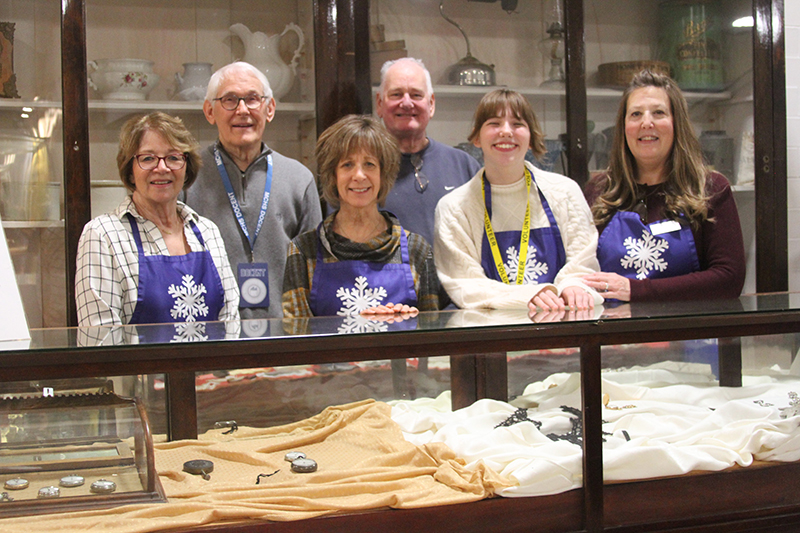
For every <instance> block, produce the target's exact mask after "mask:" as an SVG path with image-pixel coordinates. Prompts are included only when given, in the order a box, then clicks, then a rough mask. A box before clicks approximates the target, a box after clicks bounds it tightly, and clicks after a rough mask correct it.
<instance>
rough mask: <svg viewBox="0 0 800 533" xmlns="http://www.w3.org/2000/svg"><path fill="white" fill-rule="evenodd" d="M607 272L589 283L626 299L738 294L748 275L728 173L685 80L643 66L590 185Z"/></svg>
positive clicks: (626, 95) (600, 257)
mask: <svg viewBox="0 0 800 533" xmlns="http://www.w3.org/2000/svg"><path fill="white" fill-rule="evenodd" d="M585 194H586V199H587V201H588V202H589V205H590V206H591V207H592V214H593V215H594V221H595V224H596V225H597V229H598V231H599V232H600V238H599V241H598V245H597V259H598V261H599V262H600V269H601V272H597V273H594V274H589V275H587V276H585V277H584V281H585V282H586V284H587V285H589V286H590V287H592V288H594V289H596V290H599V291H601V292H602V293H603V295H604V296H605V297H606V298H607V299H616V300H620V301H654V300H655V301H663V300H696V299H709V298H736V297H738V296H739V294H740V293H741V291H742V286H743V285H744V277H745V258H744V244H743V241H742V229H741V226H740V224H739V214H738V212H737V210H736V204H735V202H734V199H733V193H732V192H731V188H730V185H729V183H728V180H727V179H726V178H725V176H723V175H722V174H719V173H717V172H713V171H711V170H710V169H709V168H707V167H706V166H705V164H704V163H703V156H702V152H701V149H700V142H699V141H698V139H697V136H696V135H695V133H694V129H693V127H692V124H691V121H690V119H689V110H688V106H687V104H686V100H685V98H684V97H683V94H682V93H681V91H680V89H679V88H678V85H677V84H676V83H675V81H674V80H672V79H671V78H670V77H668V76H664V75H660V74H655V73H653V72H650V71H643V72H640V73H639V74H637V75H636V76H634V78H633V80H632V81H631V84H630V85H629V86H628V88H627V89H626V90H625V92H624V93H623V96H622V100H621V102H620V106H619V110H618V112H617V120H616V128H615V130H614V141H613V144H612V151H611V156H610V164H609V168H608V170H607V171H606V172H605V173H603V174H600V175H598V176H596V177H594V178H592V179H591V180H590V181H589V183H587V184H586V190H585Z"/></svg>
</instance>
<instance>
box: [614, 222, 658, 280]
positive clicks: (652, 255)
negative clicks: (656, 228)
mask: <svg viewBox="0 0 800 533" xmlns="http://www.w3.org/2000/svg"><path fill="white" fill-rule="evenodd" d="M622 244H623V245H624V246H625V248H626V249H627V250H628V252H627V253H626V254H625V257H623V258H622V259H620V264H621V265H622V267H623V268H630V267H631V266H633V267H634V268H636V279H645V278H646V277H647V276H648V275H649V274H650V272H652V271H654V270H658V271H659V272H664V271H665V270H666V269H667V266H669V265H668V264H667V262H666V261H665V260H664V259H663V258H662V257H661V254H662V253H664V252H665V251H666V250H667V249H668V248H669V243H668V242H667V241H666V239H659V238H658V237H654V236H653V235H652V234H651V233H650V232H649V231H647V230H643V231H642V238H641V239H634V238H633V237H628V238H626V239H625V240H624V241H623V243H622Z"/></svg>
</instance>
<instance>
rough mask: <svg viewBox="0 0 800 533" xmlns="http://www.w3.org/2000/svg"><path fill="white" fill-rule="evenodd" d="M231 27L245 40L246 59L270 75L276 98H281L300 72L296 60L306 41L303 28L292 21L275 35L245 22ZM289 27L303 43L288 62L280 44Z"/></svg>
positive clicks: (270, 83) (268, 76)
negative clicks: (281, 52) (248, 25)
mask: <svg viewBox="0 0 800 533" xmlns="http://www.w3.org/2000/svg"><path fill="white" fill-rule="evenodd" d="M230 30H231V31H232V32H233V33H234V34H236V35H237V36H238V37H239V38H240V39H241V40H242V43H244V61H246V62H248V63H250V64H251V65H253V66H255V67H256V68H258V69H259V70H261V71H262V72H264V74H266V75H267V80H269V85H270V87H272V93H273V96H274V97H275V99H276V100H280V99H281V98H282V97H283V96H285V95H286V93H287V92H289V89H291V88H292V83H294V77H295V75H296V74H297V70H296V69H297V61H298V59H299V58H300V53H301V52H302V50H303V46H304V44H305V35H303V30H301V29H300V27H299V26H298V25H297V24H294V23H289V24H288V25H287V26H286V27H285V28H284V29H283V31H282V32H281V33H280V34H275V35H267V34H266V33H263V32H260V31H257V32H252V31H250V29H249V28H248V27H247V26H245V25H244V24H234V25H232V26H231V27H230ZM290 31H293V32H295V33H296V34H297V37H298V38H299V40H300V44H299V45H298V46H297V49H296V50H295V51H294V54H293V55H292V60H291V61H290V62H289V64H288V65H287V64H286V62H284V61H283V59H282V58H281V54H280V51H279V48H278V45H279V44H280V40H281V37H283V36H284V35H286V33H288V32H290Z"/></svg>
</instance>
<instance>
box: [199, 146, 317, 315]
mask: <svg viewBox="0 0 800 533" xmlns="http://www.w3.org/2000/svg"><path fill="white" fill-rule="evenodd" d="M216 146H218V147H219V151H220V154H221V156H222V161H223V163H224V164H225V169H226V170H227V171H228V176H229V177H230V179H231V184H232V185H233V190H234V192H235V193H236V199H237V200H238V201H239V205H240V206H241V208H242V213H243V214H244V219H245V222H246V223H247V230H248V231H249V232H250V236H251V238H252V236H253V234H254V232H255V229H256V224H257V221H258V215H259V212H260V208H261V200H262V199H263V197H264V183H265V182H266V176H267V173H266V169H267V154H270V153H271V154H272V163H273V170H272V190H271V193H270V199H269V206H268V208H267V215H266V217H265V218H264V223H263V225H262V226H261V231H260V232H259V234H258V238H257V239H256V243H255V249H254V250H253V253H254V261H255V262H264V263H267V264H268V265H269V308H268V309H267V308H240V314H241V317H242V318H243V319H245V318H280V317H282V316H283V313H282V311H281V297H282V294H283V272H284V268H285V265H286V252H287V250H288V248H289V243H290V242H291V241H292V239H294V238H295V237H297V236H298V235H300V234H302V233H305V232H306V231H310V230H312V229H315V228H316V227H317V225H318V224H319V223H320V222H321V221H322V211H321V208H320V201H319V194H318V192H317V185H316V182H315V181H314V176H313V175H312V174H311V171H309V170H308V169H307V168H306V167H304V166H303V165H302V164H301V163H300V162H299V161H296V160H294V159H290V158H288V157H285V156H283V155H281V154H279V153H278V152H275V151H273V150H271V149H270V148H269V147H267V146H266V145H263V146H262V151H261V155H259V156H258V157H257V158H256V159H255V161H253V162H252V163H251V164H250V166H249V167H248V168H247V170H246V171H245V172H241V171H240V170H239V169H238V167H237V166H236V164H235V163H234V162H233V161H232V160H231V158H230V156H229V155H228V154H227V152H225V149H224V148H222V146H221V145H220V144H219V141H217V143H216ZM202 155H203V167H202V168H201V170H200V173H199V175H198V176H197V181H195V182H194V183H193V184H192V186H191V187H190V188H189V190H187V191H186V193H185V197H186V203H187V204H188V205H189V206H191V207H192V208H193V209H194V210H195V211H197V212H198V213H199V214H201V215H202V216H204V217H206V218H209V219H211V220H212V221H213V222H214V223H215V224H216V225H217V226H218V227H219V230H220V233H221V234H222V239H223V240H224V241H225V248H226V249H227V252H228V259H229V260H230V264H231V268H232V269H233V272H234V274H235V275H236V276H237V281H238V276H239V272H238V265H239V264H240V263H248V262H250V257H249V250H250V247H249V245H248V243H247V237H245V235H244V233H243V232H242V229H241V228H240V227H239V223H238V222H237V221H236V218H235V217H234V215H233V209H232V208H231V204H230V202H229V200H228V196H227V194H226V193H225V186H224V185H223V183H222V178H221V177H220V175H219V171H218V170H217V165H216V163H215V162H214V146H213V145H212V146H209V147H208V148H206V149H205V150H203V154H202Z"/></svg>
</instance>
